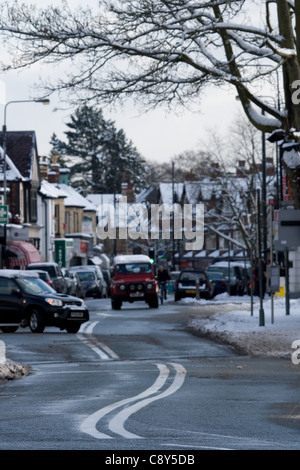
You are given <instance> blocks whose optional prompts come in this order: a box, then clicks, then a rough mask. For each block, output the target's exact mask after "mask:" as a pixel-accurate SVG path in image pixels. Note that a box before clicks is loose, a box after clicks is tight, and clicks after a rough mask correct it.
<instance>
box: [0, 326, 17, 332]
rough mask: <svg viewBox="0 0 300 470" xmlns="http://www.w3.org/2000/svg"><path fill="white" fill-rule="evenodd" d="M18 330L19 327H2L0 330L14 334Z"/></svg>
mask: <svg viewBox="0 0 300 470" xmlns="http://www.w3.org/2000/svg"><path fill="white" fill-rule="evenodd" d="M18 328H19V326H1V328H0V330H1V331H2V332H3V333H14V332H15V331H17V329H18Z"/></svg>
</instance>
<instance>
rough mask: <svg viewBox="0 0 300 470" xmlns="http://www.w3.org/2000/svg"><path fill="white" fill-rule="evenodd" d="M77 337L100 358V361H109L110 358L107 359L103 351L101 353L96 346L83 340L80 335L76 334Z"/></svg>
mask: <svg viewBox="0 0 300 470" xmlns="http://www.w3.org/2000/svg"><path fill="white" fill-rule="evenodd" d="M77 337H78V338H79V339H80V340H81V341H82V342H83V343H85V344H86V345H87V346H89V347H90V348H91V349H92V350H93V351H94V352H95V353H96V354H98V356H100V357H101V359H104V360H106V361H107V360H109V359H111V357H109V356H108V355H107V354H106V353H105V352H104V351H102V349H100V348H98V347H97V346H95V345H94V344H93V343H91V342H90V341H89V340H88V339H87V338H85V337H84V336H83V335H82V334H81V333H77Z"/></svg>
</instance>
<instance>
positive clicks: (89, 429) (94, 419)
mask: <svg viewBox="0 0 300 470" xmlns="http://www.w3.org/2000/svg"><path fill="white" fill-rule="evenodd" d="M156 366H157V367H158V369H159V371H160V372H159V376H158V377H157V379H156V380H155V382H154V384H153V385H151V387H149V388H147V389H146V390H145V391H144V392H142V393H140V394H139V395H136V396H134V397H130V398H125V399H123V400H120V401H117V402H116V403H112V404H111V405H108V406H105V407H104V408H101V409H100V410H98V411H96V412H95V413H93V414H92V415H90V416H88V417H87V418H86V419H85V420H84V421H83V423H82V424H81V426H80V428H81V431H83V432H85V433H86V434H89V435H90V436H92V437H95V438H96V439H112V437H111V436H109V435H108V434H104V433H101V432H99V431H97V429H96V426H97V423H98V422H99V421H100V419H101V418H103V416H105V415H107V414H108V413H110V412H111V411H113V410H115V409H117V408H119V407H120V406H124V405H127V404H128V403H131V402H132V401H134V400H139V399H143V398H145V397H146V396H149V395H153V394H154V393H156V392H157V391H158V390H159V389H160V388H161V387H162V386H163V385H164V383H165V382H166V380H167V378H168V376H169V373H170V371H169V369H168V367H167V366H166V365H165V364H156Z"/></svg>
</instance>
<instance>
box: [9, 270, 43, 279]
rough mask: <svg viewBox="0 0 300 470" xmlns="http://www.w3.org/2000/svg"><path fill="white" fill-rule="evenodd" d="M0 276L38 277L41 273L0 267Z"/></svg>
mask: <svg viewBox="0 0 300 470" xmlns="http://www.w3.org/2000/svg"><path fill="white" fill-rule="evenodd" d="M0 277H11V278H13V277H34V278H38V277H39V275H38V273H36V272H35V271H24V270H16V269H0Z"/></svg>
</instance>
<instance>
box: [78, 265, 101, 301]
mask: <svg viewBox="0 0 300 470" xmlns="http://www.w3.org/2000/svg"><path fill="white" fill-rule="evenodd" d="M69 271H70V272H78V273H79V272H80V271H93V272H94V273H96V277H97V285H98V286H99V288H98V290H99V291H100V294H99V297H101V298H104V297H107V290H108V289H107V284H106V281H105V279H104V276H103V273H102V270H101V268H100V267H99V266H96V265H92V264H88V265H79V266H71V267H70V269H69ZM81 280H82V279H81Z"/></svg>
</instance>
